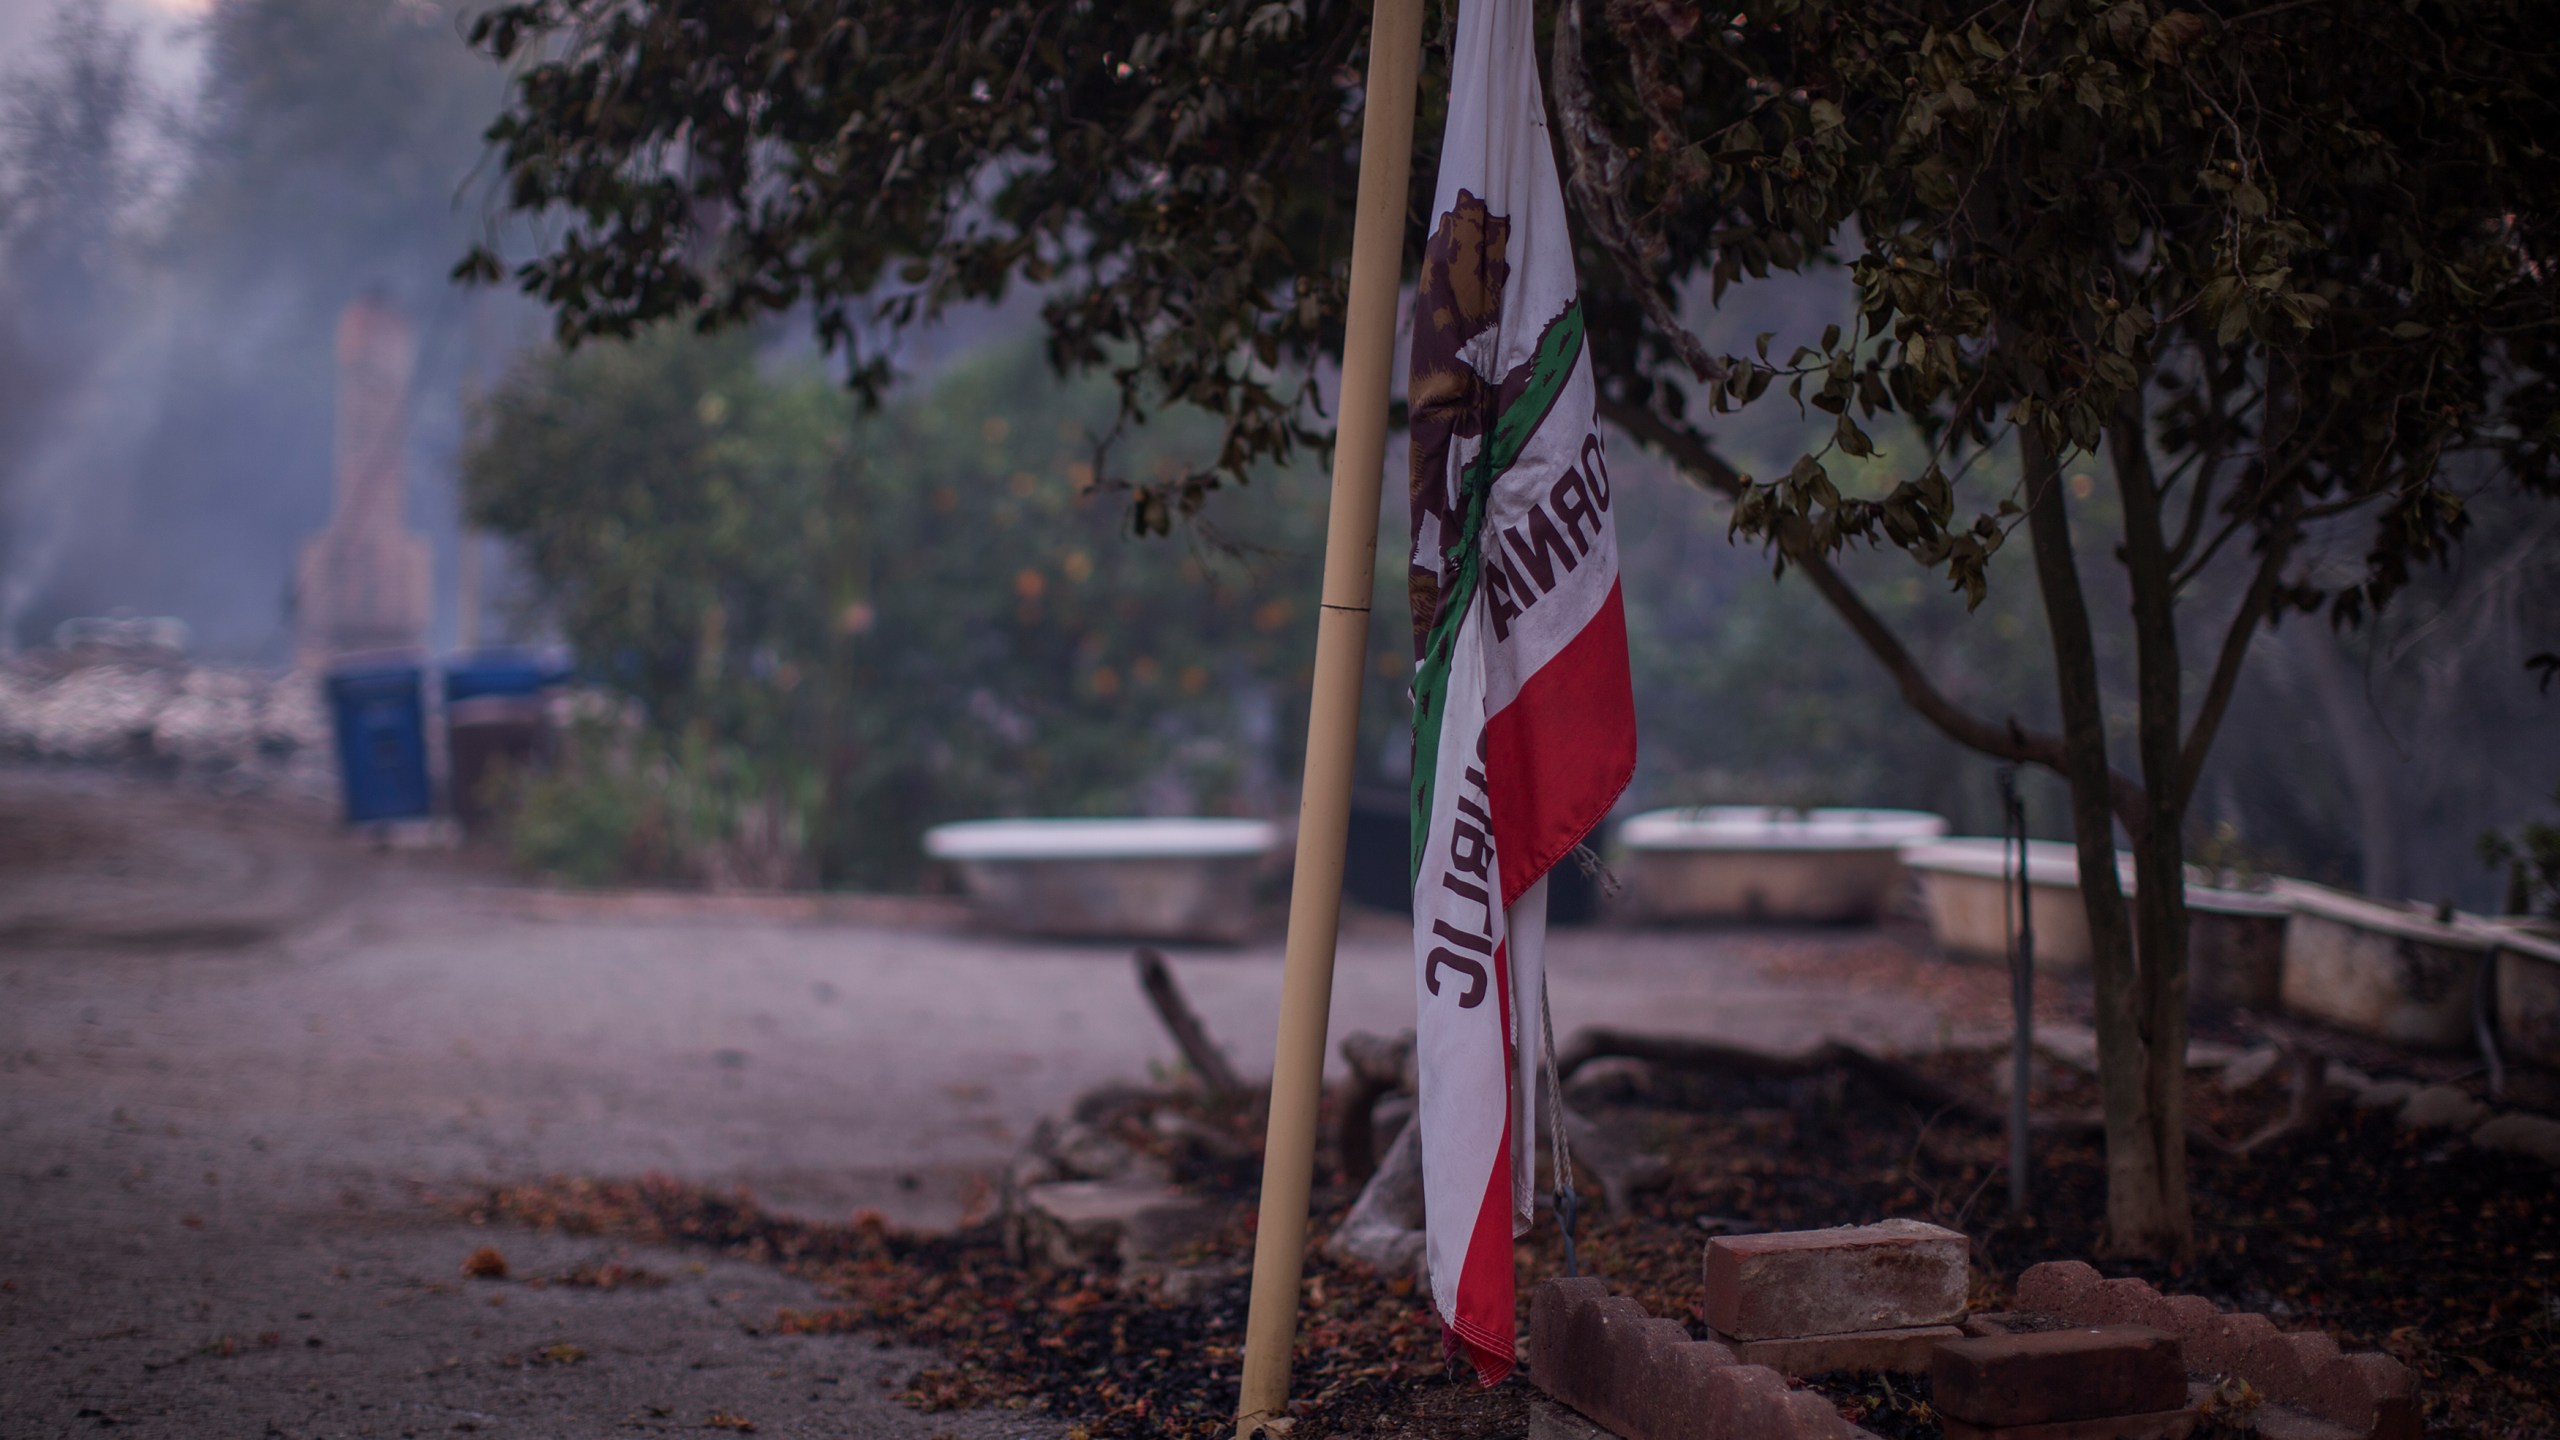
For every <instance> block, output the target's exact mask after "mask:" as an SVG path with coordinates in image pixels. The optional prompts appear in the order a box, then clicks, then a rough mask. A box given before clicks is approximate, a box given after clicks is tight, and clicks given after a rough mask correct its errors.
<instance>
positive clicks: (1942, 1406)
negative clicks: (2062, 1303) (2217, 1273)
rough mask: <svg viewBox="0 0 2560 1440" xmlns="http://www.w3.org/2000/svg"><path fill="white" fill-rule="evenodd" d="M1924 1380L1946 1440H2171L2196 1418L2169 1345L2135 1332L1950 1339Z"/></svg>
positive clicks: (2144, 1330) (2169, 1339) (2173, 1339)
mask: <svg viewBox="0 0 2560 1440" xmlns="http://www.w3.org/2000/svg"><path fill="white" fill-rule="evenodd" d="M1929 1381H1930V1397H1931V1403H1932V1406H1933V1408H1935V1409H1936V1410H1937V1412H1938V1421H1939V1424H1940V1426H1941V1427H1943V1429H1944V1430H1945V1432H1946V1436H1947V1440H2180V1437H2183V1436H2185V1435H2186V1434H2187V1433H2188V1432H2189V1431H2191V1430H2193V1429H2194V1428H2195V1425H2196V1419H2197V1412H2196V1410H2195V1408H2194V1407H2193V1406H2192V1405H2190V1404H2189V1401H2188V1391H2187V1366H2186V1360H2185V1356H2184V1354H2183V1352H2182V1349H2181V1347H2180V1345H2179V1343H2178V1337H2177V1336H2175V1335H2171V1334H2169V1333H2168V1332H2166V1331H2163V1330H2154V1329H2151V1328H2150V1327H2148V1326H2143V1325H2096V1326H2078V1325H2075V1326H2066V1327H2064V1328H2062V1329H2059V1330H2045V1331H2037V1332H2030V1333H2025V1334H2014V1335H1987V1336H1983V1337H1980V1338H1977V1339H1970V1340H1952V1341H1949V1342H1947V1343H1946V1344H1943V1345H1940V1346H1939V1347H1938V1348H1937V1350H1936V1351H1935V1352H1934V1353H1932V1354H1931V1356H1930V1364H1929Z"/></svg>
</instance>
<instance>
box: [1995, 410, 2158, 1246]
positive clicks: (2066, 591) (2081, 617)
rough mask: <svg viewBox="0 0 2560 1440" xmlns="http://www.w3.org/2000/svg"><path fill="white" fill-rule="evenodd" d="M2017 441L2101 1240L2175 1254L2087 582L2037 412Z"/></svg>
mask: <svg viewBox="0 0 2560 1440" xmlns="http://www.w3.org/2000/svg"><path fill="white" fill-rule="evenodd" d="M2018 449H2019V455H2020V458H2021V460H2022V461H2023V462H2024V465H2025V471H2026V486H2027V495H2028V502H2027V530H2028V534H2029V536H2030V538H2031V539H2032V540H2033V542H2034V547H2035V559H2036V582H2037V586H2038V588H2039V589H2040V590H2041V591H2042V592H2043V596H2044V613H2045V627H2046V629H2047V631H2048V632H2049V633H2050V635H2051V639H2052V643H2053V671H2054V681H2055V685H2056V688H2057V690H2058V692H2059V699H2060V702H2061V712H2062V742H2063V767H2062V768H2063V779H2064V780H2065V781H2066V782H2067V783H2068V784H2069V786H2070V789H2071V828H2072V836H2073V840H2074V842H2075V845H2076V847H2077V849H2078V851H2079V860H2080V900H2081V905H2082V907H2083V908H2084V909H2085V910H2086V911H2087V914H2088V918H2089V942H2090V950H2091V969H2092V970H2093V972H2094V975H2093V978H2094V980H2095V984H2096V991H2097V996H2096V998H2097V1011H2098V1015H2097V1019H2098V1084H2099V1089H2100V1092H2101V1095H2102V1098H2103V1102H2104V1106H2105V1111H2106V1127H2107V1228H2106V1242H2105V1248H2106V1249H2107V1250H2108V1252H2109V1253H2114V1254H2175V1253H2178V1251H2179V1249H2180V1248H2181V1247H2182V1246H2183V1245H2184V1243H2185V1241H2184V1238H2183V1237H2184V1236H2185V1235H2186V1234H2187V1214H2186V1201H2185V1185H2184V1176H2185V1163H2184V1161H2185V1155H2184V1152H2183V1151H2182V1150H2175V1149H2174V1147H2175V1146H2178V1145H2183V1144H2184V1137H2183V1135H2182V1134H2181V1133H2180V1132H2179V1131H2177V1130H2174V1129H2167V1128H2166V1125H2165V1123H2164V1122H2166V1121H2167V1120H2168V1117H2165V1116H2163V1115H2162V1114H2160V1112H2159V1110H2158V1108H2157V1106H2156V1105H2155V1103H2154V1099H2153V1090H2152V1086H2151V1085H2150V1084H2149V1073H2150V1066H2149V1063H2148V1052H2149V1048H2150V1047H2149V1046H2148V1045H2146V1043H2145V1035H2144V1032H2145V1029H2146V1026H2145V1024H2144V1022H2145V1020H2146V1018H2148V1017H2149V1014H2150V1007H2149V1006H2148V1005H2147V1004H2146V1003H2145V996H2144V994H2143V986H2142V984H2141V977H2140V975H2139V974H2138V972H2137V969H2136V966H2135V963H2134V953H2133V923H2132V917H2131V915H2130V914H2129V913H2128V912H2127V910H2126V908H2125V901H2124V888H2123V886H2122V885H2121V884H2120V883H2119V882H2118V880H2117V878H2116V847H2115V816H2114V811H2113V809H2112V807H2111V805H2110V804H2109V801H2110V799H2111V791H2110V782H2109V775H2108V765H2107V730H2106V718H2105V713H2104V710H2103V708H2102V706H2101V703H2100V699H2099V693H2098V655H2097V646H2096V644H2095V643H2094V642H2093V641H2092V640H2091V638H2090V633H2089V609H2088V602H2087V600H2086V598H2085V597H2084V596H2083V595H2082V593H2081V589H2080V568H2079V562H2078V561H2077V560H2076V559H2075V558H2074V556H2073V554H2072V548H2071V517H2070V512H2069V510H2068V502H2067V498H2066V496H2065V494H2064V490H2063V482H2062V475H2061V469H2060V465H2059V463H2058V457H2057V456H2056V455H2055V454H2054V452H2053V451H2052V449H2051V448H2050V447H2048V446H2047V445H2046V444H2045V443H2044V440H2043V437H2042V436H2041V435H2039V434H2038V433H2037V429H2036V424H2035V422H2033V421H2028V422H2026V423H2022V424H2021V425H2019V427H2018ZM2171 723H2172V724H2173V725H2174V724H2175V723H2176V722H2175V720H2174V719H2173V720H2172V721H2171ZM2144 828H2145V830H2146V831H2147V830H2148V829H2149V828H2150V827H2149V826H2147V825H2146V826H2145V827H2144ZM2145 888H2146V890H2150V889H2156V888H2157V887H2145ZM2172 888H2173V889H2174V888H2175V887H2174V886H2173V887H2172ZM2182 928H2183V927H2182ZM2183 984H2184V977H2183V975H2182V976H2181V977H2180V985H2181V987H2183ZM2167 1153H2175V1154H2176V1155H2177V1159H2178V1164H2177V1168H2176V1170H2175V1171H2174V1172H2164V1170H2163V1168H2162V1157H2163V1155H2164V1154H2167ZM2173 1185H2174V1187H2175V1188H2174V1189H2173V1188H2172V1187H2173Z"/></svg>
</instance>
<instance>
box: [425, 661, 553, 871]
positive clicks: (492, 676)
mask: <svg viewBox="0 0 2560 1440" xmlns="http://www.w3.org/2000/svg"><path fill="white" fill-rule="evenodd" d="M567 678H569V669H568V667H567V666H566V665H564V664H562V663H560V662H559V661H557V660H555V659H553V658H551V657H549V656H546V655H543V654H541V653H539V652H536V651H530V650H475V651H473V652H471V653H470V654H467V655H457V656H455V657H454V658H453V659H452V660H450V661H448V662H446V664H445V667H444V721H445V755H446V756H447V758H448V760H449V761H450V764H451V773H452V784H453V813H454V817H455V818H456V819H459V820H460V821H461V822H462V828H463V829H464V830H465V831H467V832H469V833H472V834H480V833H483V832H485V831H488V830H490V829H492V828H493V827H494V826H496V825H498V824H500V823H502V822H503V820H504V818H505V812H506V810H507V809H508V808H509V804H510V800H511V796H510V794H509V791H510V788H511V787H512V786H513V785H514V784H515V783H516V777H518V776H521V775H522V774H523V773H524V772H525V771H527V770H530V769H532V768H534V767H536V766H538V765H540V764H541V763H542V761H543V759H544V757H545V756H546V755H547V754H548V753H549V752H550V749H551V726H550V721H549V719H548V717H547V716H546V715H545V713H544V709H543V702H542V692H543V691H544V690H545V689H547V688H549V687H550V686H553V685H557V684H559V683H560V682H561V681H563V680H566V679H567Z"/></svg>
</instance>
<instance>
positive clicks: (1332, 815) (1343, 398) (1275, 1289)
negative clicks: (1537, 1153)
mask: <svg viewBox="0 0 2560 1440" xmlns="http://www.w3.org/2000/svg"><path fill="white" fill-rule="evenodd" d="M1421 68H1422V0H1375V9H1374V10H1373V12H1372V14H1371V16H1370V25H1369V84H1368V89H1367V92H1366V94H1367V103H1366V105H1365V106H1364V109H1363V113H1362V116H1361V121H1360V194H1359V208H1358V209H1357V210H1356V211H1355V212H1354V217H1353V220H1352V229H1351V293H1350V304H1349V309H1348V312H1347V314H1346V315H1345V316H1344V333H1343V338H1342V392H1341V395H1340V397H1339V398H1338V399H1337V400H1336V402H1335V405H1334V412H1335V414H1336V416H1337V417H1338V419H1339V428H1338V429H1337V431H1336V436H1335V441H1334V448H1333V496H1332V501H1331V506H1330V511H1329V513H1328V515H1327V518H1326V524H1325V546H1324V589H1323V592H1322V594H1323V604H1322V605H1321V606H1320V607H1319V608H1318V610H1317V612H1316V662H1315V694H1314V697H1313V699H1312V700H1311V701H1310V703H1309V705H1308V712H1307V764H1306V772H1305V778H1304V780H1303V781H1302V788H1301V789H1300V792H1299V796H1298V853H1297V863H1296V868H1295V869H1294V870H1293V871H1292V880H1291V884H1290V887H1289V939H1288V947H1287V959H1286V961H1285V963H1284V968H1283V970H1282V976H1281V982H1280V1038H1279V1050H1278V1054H1277V1056H1276V1057H1275V1058H1274V1060H1273V1061H1272V1067H1271V1115H1270V1120H1269V1123H1268V1124H1267V1125H1266V1126H1265V1127H1264V1131H1263V1136H1264V1138H1263V1147H1262V1217H1261V1222H1260V1226H1259V1228H1258V1229H1257V1230H1256V1232H1255V1235H1254V1246H1253V1300H1252V1306H1251V1309H1250V1310H1249V1311H1248V1312H1247V1314H1246V1319H1245V1338H1244V1383H1243V1387H1242V1391H1241V1393H1240V1394H1239V1396H1238V1398H1237V1401H1236V1436H1237V1440H1253V1437H1254V1436H1255V1434H1256V1433H1257V1432H1259V1431H1262V1430H1263V1429H1264V1427H1266V1426H1270V1427H1271V1428H1272V1430H1273V1431H1275V1432H1277V1431H1281V1430H1285V1429H1286V1428H1287V1427H1286V1425H1285V1421H1286V1419H1287V1417H1288V1413H1289V1352H1290V1349H1291V1347H1292V1345H1293V1343H1294V1342H1295V1340H1296V1337H1297V1329H1298V1282H1299V1279H1300V1277H1301V1273H1302V1270H1303V1268H1304V1266H1305V1263H1306V1244H1307V1195H1308V1189H1309V1187H1310V1185H1311V1184H1312V1182H1313V1180H1314V1178H1315V1161H1316V1104H1317V1101H1318V1100H1319V1099H1320V1098H1321V1096H1322V1092H1323V1087H1324V1040H1325V1022H1326V1019H1327V1016H1328V1012H1329V1011H1330V1009H1331V1008H1332V1004H1333V953H1334V939H1335V935H1336V932H1337V931H1338V930H1339V929H1340V928H1341V924H1342V851H1343V845H1344V841H1345V839H1346V837H1347V835H1348V832H1349V829H1350V824H1351V766H1352V753H1353V750H1354V748H1355V746H1356V745H1357V743H1358V739H1359V728H1360V681H1361V677H1362V673H1363V672H1364V671H1365V670H1367V668H1368V659H1369V656H1368V649H1369V596H1370V593H1371V589H1372V585H1373V582H1374V577H1375V573H1376V568H1377V552H1378V487H1379V483H1380V473H1381V471H1382V469H1383V468H1384V466H1385V463H1386V454H1387V400H1388V394H1387V391H1388V381H1389V376H1390V373H1391V371H1392V368H1393V365H1394V350H1395V325H1396V288H1397V286H1398V284H1399V283H1400V282H1401V281H1402V279H1403V271H1404V228H1405V194H1406V187H1407V184H1408V182H1409V181H1410V180H1411V178H1412V170H1413V104H1414V88H1415V85H1416V83H1417V82H1418V80H1419V78H1420V73H1419V72H1420V70H1421ZM1274 1422H1284V1423H1279V1424H1275V1423H1274Z"/></svg>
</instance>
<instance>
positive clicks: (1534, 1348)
mask: <svg viewBox="0 0 2560 1440" xmlns="http://www.w3.org/2000/svg"><path fill="white" fill-rule="evenodd" d="M1605 1299H1608V1286H1605V1284H1600V1281H1595V1279H1590V1276H1582V1279H1569V1281H1562V1279H1559V1281H1546V1284H1541V1286H1539V1289H1536V1291H1531V1297H1528V1379H1531V1381H1536V1386H1539V1389H1544V1391H1546V1394H1551V1396H1556V1399H1562V1402H1564V1404H1574V1396H1577V1394H1587V1391H1592V1373H1595V1368H1592V1361H1595V1355H1592V1353H1590V1345H1585V1335H1582V1332H1585V1327H1587V1325H1585V1322H1587V1312H1590V1307H1595V1304H1600V1302H1605Z"/></svg>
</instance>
